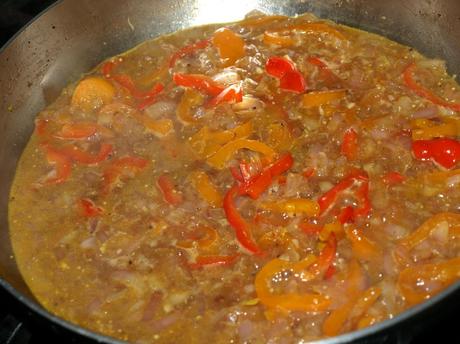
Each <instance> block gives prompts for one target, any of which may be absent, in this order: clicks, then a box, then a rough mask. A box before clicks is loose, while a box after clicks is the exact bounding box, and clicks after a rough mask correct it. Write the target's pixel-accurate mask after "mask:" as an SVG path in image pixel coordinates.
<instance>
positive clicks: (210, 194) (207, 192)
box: [190, 171, 222, 208]
mask: <svg viewBox="0 0 460 344" xmlns="http://www.w3.org/2000/svg"><path fill="white" fill-rule="evenodd" d="M190 178H191V181H192V184H193V186H194V187H195V189H196V190H197V191H198V193H199V194H200V196H201V197H202V198H203V199H204V200H205V201H206V202H208V203H209V205H211V206H212V207H215V208H218V207H221V206H222V196H221V195H220V193H219V191H218V190H217V188H216V187H215V186H214V185H213V184H212V183H211V181H210V180H209V177H208V175H207V174H206V173H205V172H203V171H195V172H192V174H191V175H190Z"/></svg>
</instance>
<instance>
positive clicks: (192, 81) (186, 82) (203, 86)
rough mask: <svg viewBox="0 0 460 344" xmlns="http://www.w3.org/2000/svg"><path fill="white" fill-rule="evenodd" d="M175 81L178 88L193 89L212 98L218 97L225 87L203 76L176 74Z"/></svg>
mask: <svg viewBox="0 0 460 344" xmlns="http://www.w3.org/2000/svg"><path fill="white" fill-rule="evenodd" d="M173 81H174V83H175V84H176V85H178V86H184V87H191V88H194V89H196V90H198V91H200V92H203V93H206V94H209V95H211V96H218V95H219V94H220V93H221V92H222V91H223V90H224V87H223V86H221V85H219V84H218V83H217V82H215V81H214V80H212V79H211V78H210V77H208V76H206V75H202V74H182V73H174V75H173Z"/></svg>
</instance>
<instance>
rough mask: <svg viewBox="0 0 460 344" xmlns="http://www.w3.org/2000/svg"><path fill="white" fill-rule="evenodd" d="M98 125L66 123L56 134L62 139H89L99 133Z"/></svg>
mask: <svg viewBox="0 0 460 344" xmlns="http://www.w3.org/2000/svg"><path fill="white" fill-rule="evenodd" d="M98 127H99V126H98V125H97V124H95V123H88V122H82V123H73V124H64V125H63V126H62V128H61V130H60V131H59V132H57V133H56V134H55V135H54V136H55V137H57V138H60V139H66V140H67V139H72V140H78V139H87V138H89V137H91V136H93V135H94V134H96V133H97V130H98Z"/></svg>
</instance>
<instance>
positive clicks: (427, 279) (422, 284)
mask: <svg viewBox="0 0 460 344" xmlns="http://www.w3.org/2000/svg"><path fill="white" fill-rule="evenodd" d="M458 278H460V257H457V258H453V259H450V260H446V261H444V262H441V263H429V264H422V265H418V266H412V267H409V268H406V269H404V270H403V271H401V273H400V274H399V277H398V282H397V285H398V289H399V291H400V292H401V294H402V296H403V297H404V298H405V300H406V302H407V303H408V304H409V305H414V304H417V303H420V302H422V301H425V300H427V299H429V298H430V297H432V296H433V295H435V294H436V293H438V292H439V291H441V290H442V289H444V288H445V287H447V286H448V285H449V284H451V283H453V282H454V281H456V280H457V279H458ZM426 285H430V286H432V287H434V289H431V290H430V291H427V290H426Z"/></svg>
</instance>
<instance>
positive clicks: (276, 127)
mask: <svg viewBox="0 0 460 344" xmlns="http://www.w3.org/2000/svg"><path fill="white" fill-rule="evenodd" d="M266 136H267V137H266V139H265V140H264V141H265V142H267V143H268V144H269V145H270V147H273V148H275V149H276V150H278V151H287V150H290V149H291V147H292V145H293V144H294V140H293V139H292V135H291V132H290V130H289V128H288V126H287V125H286V124H284V123H282V122H275V123H272V124H270V125H269V126H268V127H267V135H266Z"/></svg>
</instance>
